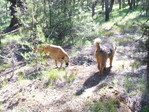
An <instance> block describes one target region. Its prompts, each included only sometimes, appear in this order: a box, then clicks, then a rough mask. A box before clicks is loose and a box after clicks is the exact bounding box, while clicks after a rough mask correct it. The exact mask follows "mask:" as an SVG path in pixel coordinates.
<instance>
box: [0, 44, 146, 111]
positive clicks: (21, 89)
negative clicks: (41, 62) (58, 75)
mask: <svg viewBox="0 0 149 112" xmlns="http://www.w3.org/2000/svg"><path fill="white" fill-rule="evenodd" d="M66 50H67V51H68V52H69V53H72V52H73V51H79V53H77V54H74V55H73V56H71V64H70V66H69V67H68V68H66V70H68V71H71V72H72V73H77V76H76V78H75V80H74V81H73V82H71V83H66V82H62V81H59V80H58V81H57V82H56V83H55V84H54V86H53V87H52V88H44V84H43V82H42V80H24V83H21V84H22V85H20V83H19V79H18V77H17V76H14V77H13V79H12V80H10V81H9V82H8V84H7V85H6V86H4V85H2V84H1V87H0V94H1V96H0V104H1V105H0V109H1V110H2V111H5V112H6V111H8V112H9V111H10V112H11V111H16V112H21V111H38V112H40V111H41V112H43V111H44V112H47V111H48V112H87V111H89V110H90V108H89V107H90V105H91V104H93V103H94V102H98V101H100V100H101V101H104V100H105V99H118V100H119V101H120V103H119V104H118V105H119V107H117V108H118V109H117V111H118V112H122V110H123V111H124V112H126V111H127V112H133V111H134V110H136V111H138V110H139V108H140V102H141V97H142V92H141V90H140V91H139V88H141V84H140V82H138V81H142V80H141V79H144V78H145V74H146V71H145V69H146V66H145V65H138V66H139V67H136V68H135V67H134V68H132V66H133V64H134V63H135V62H136V59H135V56H136V55H137V53H138V52H135V50H137V48H136V46H129V45H125V44H123V45H120V46H117V53H116V55H115V57H114V61H113V67H112V68H110V67H109V61H108V63H107V68H106V71H105V73H104V75H100V74H99V72H98V69H97V63H96V61H95V58H94V50H95V47H94V46H83V47H78V48H72V49H66ZM132 53H134V54H133V55H132ZM138 58H141V56H140V57H138ZM50 62H51V63H53V64H51V65H50V66H47V67H49V68H50V67H51V68H52V67H54V62H53V61H50ZM134 66H135V64H134ZM24 69H25V68H23V67H22V70H24ZM26 69H27V68H26ZM29 69H31V68H29ZM20 70H21V68H20ZM15 72H16V73H18V71H15ZM7 75H8V74H7ZM144 80H145V79H144ZM129 81H133V83H134V85H135V84H137V83H139V84H140V86H139V85H136V87H134V85H133V83H131V82H129ZM127 83H130V85H127ZM129 86H130V87H129ZM135 90H137V91H135ZM2 104H3V105H2Z"/></svg>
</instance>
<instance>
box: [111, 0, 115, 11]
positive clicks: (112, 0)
mask: <svg viewBox="0 0 149 112" xmlns="http://www.w3.org/2000/svg"><path fill="white" fill-rule="evenodd" d="M113 4H114V0H111V1H110V12H111V11H112V9H113Z"/></svg>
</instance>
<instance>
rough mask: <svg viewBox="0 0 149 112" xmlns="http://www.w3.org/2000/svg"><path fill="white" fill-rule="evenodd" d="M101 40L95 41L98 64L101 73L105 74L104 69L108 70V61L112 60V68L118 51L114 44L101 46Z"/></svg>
mask: <svg viewBox="0 0 149 112" xmlns="http://www.w3.org/2000/svg"><path fill="white" fill-rule="evenodd" d="M100 42H101V41H100V39H99V38H97V39H95V40H94V44H95V46H96V52H95V57H96V60H97V63H98V69H99V73H100V74H103V71H104V68H106V62H107V59H108V58H109V59H110V67H112V61H113V57H114V54H115V51H116V47H114V45H113V44H111V43H107V44H105V45H103V46H101V45H100Z"/></svg>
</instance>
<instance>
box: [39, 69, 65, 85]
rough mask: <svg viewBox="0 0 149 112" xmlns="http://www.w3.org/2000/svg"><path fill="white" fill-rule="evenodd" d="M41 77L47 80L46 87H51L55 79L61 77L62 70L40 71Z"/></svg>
mask: <svg viewBox="0 0 149 112" xmlns="http://www.w3.org/2000/svg"><path fill="white" fill-rule="evenodd" d="M41 73H42V77H43V78H44V79H46V80H47V87H51V86H52V85H53V84H54V82H55V81H56V80H57V79H61V74H62V73H63V71H61V70H57V69H51V70H50V71H42V72H41Z"/></svg>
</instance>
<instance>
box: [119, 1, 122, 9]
mask: <svg viewBox="0 0 149 112" xmlns="http://www.w3.org/2000/svg"><path fill="white" fill-rule="evenodd" d="M118 1H119V9H121V8H122V0H118Z"/></svg>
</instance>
